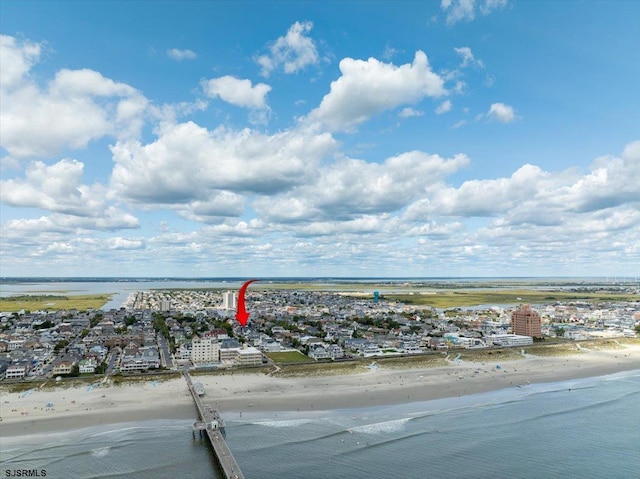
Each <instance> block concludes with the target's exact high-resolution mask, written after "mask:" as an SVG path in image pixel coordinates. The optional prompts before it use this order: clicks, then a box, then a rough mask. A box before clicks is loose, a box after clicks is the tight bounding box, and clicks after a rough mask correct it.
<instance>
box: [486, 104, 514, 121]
mask: <svg viewBox="0 0 640 479" xmlns="http://www.w3.org/2000/svg"><path fill="white" fill-rule="evenodd" d="M487 118H490V119H491V120H496V121H499V122H500V123H511V122H513V121H515V119H516V114H515V111H514V110H513V107H511V106H509V105H505V104H504V103H492V104H491V106H490V107H489V111H488V112H487Z"/></svg>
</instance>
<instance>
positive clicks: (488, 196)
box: [405, 142, 640, 227]
mask: <svg viewBox="0 0 640 479" xmlns="http://www.w3.org/2000/svg"><path fill="white" fill-rule="evenodd" d="M638 184H640V142H633V143H630V144H629V145H627V147H626V148H625V149H624V151H623V153H622V155H621V156H620V157H615V156H607V157H603V158H599V159H597V160H596V161H594V163H593V164H592V166H591V169H590V171H589V173H587V174H580V173H579V172H577V171H576V170H566V171H561V172H553V173H552V172H546V171H544V170H542V169H541V168H540V167H538V166H535V165H524V166H522V167H520V168H519V169H518V170H516V171H515V172H514V173H513V174H512V175H511V176H510V177H506V178H497V179H487V180H469V181H465V182H464V183H463V184H462V185H460V186H459V187H457V188H456V187H451V186H445V185H442V184H441V185H439V187H438V188H436V189H434V190H433V191H432V192H431V193H430V194H429V195H428V196H427V197H425V198H422V199H419V200H417V201H415V202H414V203H413V204H411V205H410V206H409V207H408V208H407V211H406V213H405V219H407V220H409V221H419V220H420V219H425V218H430V217H432V216H433V215H439V216H454V217H475V218H478V217H492V218H500V224H502V225H521V224H532V225H537V226H541V227H542V226H560V225H563V224H567V222H570V221H576V222H577V221H579V218H580V217H581V216H580V215H581V214H584V213H589V214H590V213H598V212H603V211H605V210H608V211H612V209H614V208H632V209H636V210H638V211H640V189H639V188H638V187H637V185H638ZM598 221H599V222H601V220H598Z"/></svg>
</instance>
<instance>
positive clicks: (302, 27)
mask: <svg viewBox="0 0 640 479" xmlns="http://www.w3.org/2000/svg"><path fill="white" fill-rule="evenodd" d="M312 28H313V23H312V22H302V23H301V22H295V23H294V24H293V25H291V28H289V31H287V34H286V35H285V36H283V37H280V38H278V39H277V40H276V41H275V42H274V43H273V45H271V46H270V47H269V52H270V54H268V55H261V56H259V57H258V58H257V59H256V62H257V63H258V64H259V65H260V66H261V67H262V71H261V74H262V75H263V76H265V77H268V76H269V75H270V74H271V73H272V72H273V71H274V70H275V69H276V68H280V67H282V68H283V70H284V72H285V73H296V72H297V71H299V70H302V69H304V68H305V67H306V66H308V65H314V64H316V63H318V61H319V57H318V51H317V49H316V46H315V43H314V42H313V40H312V39H311V38H309V37H308V36H306V35H305V34H308V33H309V32H310V31H311V29H312Z"/></svg>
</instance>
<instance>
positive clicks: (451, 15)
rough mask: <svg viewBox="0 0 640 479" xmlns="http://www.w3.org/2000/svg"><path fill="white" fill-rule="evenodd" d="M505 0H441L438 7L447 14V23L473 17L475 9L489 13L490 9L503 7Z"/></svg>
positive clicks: (472, 18) (467, 19) (505, 3)
mask: <svg viewBox="0 0 640 479" xmlns="http://www.w3.org/2000/svg"><path fill="white" fill-rule="evenodd" d="M506 5H507V0H484V1H482V0H441V2H440V8H441V9H442V10H443V11H444V12H445V13H446V14H447V17H446V20H447V25H453V24H455V23H458V22H461V21H467V22H470V21H472V20H474V19H475V17H476V11H479V12H480V13H481V14H482V15H489V14H490V13H491V12H492V11H494V10H497V9H499V8H504V7H505V6H506Z"/></svg>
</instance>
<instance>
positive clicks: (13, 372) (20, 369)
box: [4, 365, 27, 379]
mask: <svg viewBox="0 0 640 479" xmlns="http://www.w3.org/2000/svg"><path fill="white" fill-rule="evenodd" d="M26 375H27V367H26V366H22V365H14V366H9V367H8V368H7V370H6V371H5V374H4V377H5V378H7V379H24V377H25V376H26Z"/></svg>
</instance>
